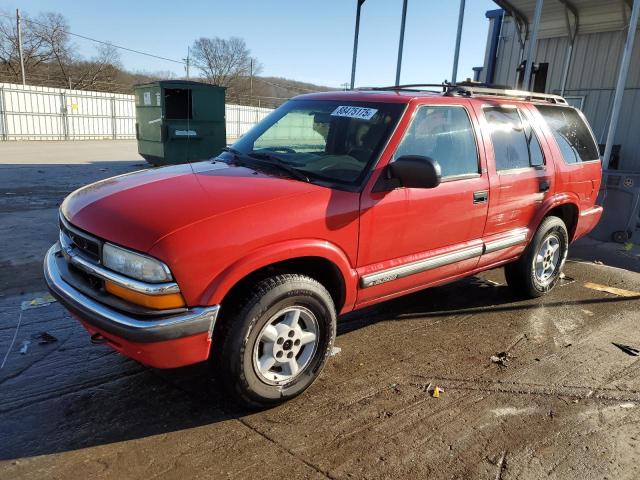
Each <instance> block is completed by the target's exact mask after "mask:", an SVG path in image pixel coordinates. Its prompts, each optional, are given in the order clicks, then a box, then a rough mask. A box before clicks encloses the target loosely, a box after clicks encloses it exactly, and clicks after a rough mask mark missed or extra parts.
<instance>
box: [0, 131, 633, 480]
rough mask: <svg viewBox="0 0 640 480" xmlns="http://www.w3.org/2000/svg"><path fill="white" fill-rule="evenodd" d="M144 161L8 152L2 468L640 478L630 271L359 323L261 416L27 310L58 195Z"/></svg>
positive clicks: (603, 271) (1, 232) (46, 473)
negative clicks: (299, 389) (319, 369)
mask: <svg viewBox="0 0 640 480" xmlns="http://www.w3.org/2000/svg"><path fill="white" fill-rule="evenodd" d="M43 147H44V148H43ZM45 156H46V157H47V158H46V159H45ZM142 165H143V163H142V162H141V160H140V159H139V157H137V156H136V154H135V143H132V142H120V143H116V142H75V143H73V144H69V143H56V144H54V143H47V144H37V145H33V144H22V145H21V144H17V143H5V144H3V143H0V239H1V246H2V248H0V295H1V296H0V362H4V366H3V367H2V368H1V369H0V478H12V479H13V478H25V479H27V478H65V479H69V478H141V479H143V478H144V479H149V478H155V477H162V478H279V479H281V478H340V479H342V478H491V479H494V478H502V479H511V478H535V479H537V478H542V477H549V478H560V479H564V478H578V477H581V478H585V479H596V478H597V479H602V478H611V479H613V478H616V479H618V478H625V479H635V478H639V476H640V427H639V425H640V375H639V373H640V361H638V359H639V358H640V357H634V356H630V355H627V354H626V353H624V352H623V351H621V350H620V349H618V348H617V347H615V346H614V345H612V342H618V343H621V344H627V345H632V346H636V347H638V346H640V331H639V329H638V321H639V320H640V309H639V302H638V300H640V275H638V274H637V273H635V272H633V271H631V270H629V269H618V268H613V267H610V266H608V265H600V264H596V263H593V262H592V261H588V262H587V261H576V260H574V261H569V262H568V263H567V265H566V268H565V273H566V278H565V279H564V280H563V281H562V284H561V285H559V286H558V287H557V288H556V289H555V290H554V291H553V292H551V294H549V295H548V296H546V297H544V298H543V299H538V300H526V301H524V300H520V299H518V298H515V297H514V296H513V295H512V294H511V292H510V291H509V289H508V288H507V287H506V286H505V285H504V277H503V274H502V271H501V270H496V271H491V272H487V273H485V274H482V275H480V276H477V277H473V278H469V279H466V280H464V281H461V282H457V283H454V284H451V285H447V286H443V287H439V288H435V289H431V290H426V291H423V292H419V293H416V294H413V295H410V296H407V297H404V298H400V299H396V300H393V301H390V302H386V303H384V304H381V305H378V306H376V307H372V308H368V309H365V310H362V311H359V312H355V313H352V314H349V315H347V316H345V317H343V318H342V319H341V321H340V323H339V330H338V338H337V340H336V345H337V346H338V347H340V348H341V352H340V353H338V354H337V355H335V356H334V357H332V358H331V360H330V362H329V363H328V365H327V367H326V369H325V371H324V373H323V374H322V376H321V377H320V379H319V380H318V381H317V382H316V383H315V384H314V385H313V386H312V387H311V388H310V389H309V390H308V391H307V392H306V393H305V394H303V395H302V396H301V397H298V398H297V399H294V400H293V401H290V402H289V403H287V404H285V405H282V406H279V407H277V408H273V409H271V410H268V411H263V412H247V411H243V410H242V409H239V408H238V407H237V406H235V405H234V404H233V403H232V402H229V401H228V399H226V398H225V397H224V396H223V395H222V394H221V393H220V389H219V386H218V385H216V383H215V381H213V380H211V379H210V378H209V377H208V376H207V372H206V369H205V368H204V367H203V366H195V367H189V368H184V369H180V370H176V371H160V370H153V369H149V368H146V367H143V366H141V365H139V364H136V363H135V362H133V361H130V360H127V359H125V358H123V357H121V356H119V355H118V354H116V353H114V352H113V351H111V350H110V349H109V348H108V347H105V346H95V345H91V344H90V343H89V338H88V335H87V333H86V332H85V331H84V330H83V329H82V328H81V327H80V326H79V325H78V324H77V323H76V322H75V321H74V320H72V319H71V318H69V316H68V314H67V313H66V312H65V311H64V310H63V309H62V308H61V307H60V306H59V305H58V304H57V303H53V304H50V305H46V306H41V307H39V308H27V309H25V310H22V309H21V304H22V302H25V301H27V303H28V301H30V300H32V299H34V298H37V297H41V296H42V295H43V294H44V293H45V292H44V284H43V281H42V279H41V260H42V256H43V255H44V252H45V250H46V248H47V247H48V246H49V245H50V244H51V243H53V242H54V241H55V240H56V236H57V226H56V216H57V206H58V204H59V202H60V201H61V200H62V198H63V197H64V195H66V194H67V193H68V192H69V191H71V190H72V189H74V188H76V187H77V186H80V185H83V184H86V183H88V182H90V181H94V180H97V179H99V178H103V177H108V176H112V175H115V174H118V173H122V172H125V171H130V170H132V169H136V168H140V167H141V166H142ZM581 248H583V249H584V251H583V252H582V254H581V255H580V256H581V257H583V258H587V257H589V255H592V254H593V250H594V248H596V249H599V248H601V247H600V246H595V247H593V248H591V249H589V247H588V242H587V245H583V246H582V247H581ZM602 248H610V249H612V250H615V248H614V247H602ZM585 252H586V253H585ZM596 256H602V254H601V253H598V252H596ZM614 256H615V255H614ZM627 263H629V264H632V262H627ZM627 263H623V264H622V265H623V266H627ZM631 268H632V267H631ZM612 287H613V288H617V289H618V290H615V289H612ZM25 306H27V305H26V304H25ZM18 323H19V324H20V327H19V329H18V330H16V326H17V325H18ZM16 332H17V333H16ZM43 332H46V333H48V334H49V335H52V336H53V337H55V339H56V341H51V339H50V338H49V339H48V338H47V337H46V336H43V335H42V333H43ZM14 336H15V342H14V343H13V347H12V348H11V349H9V347H10V345H11V343H12V341H13V339H14ZM26 342H29V343H26ZM25 345H26V347H25ZM21 349H23V350H26V353H24V354H21V353H20V350H21ZM497 352H508V353H509V355H510V357H509V360H508V361H507V362H506V365H505V366H500V365H498V364H495V363H492V362H491V360H490V357H491V356H492V355H494V354H496V353H497ZM429 384H431V385H438V386H440V387H442V388H443V389H444V393H442V394H441V395H440V397H439V398H434V397H433V396H432V395H431V394H430V393H429V391H430V390H429V389H428V388H427V387H428V385H429Z"/></svg>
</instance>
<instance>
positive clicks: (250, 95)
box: [249, 58, 253, 104]
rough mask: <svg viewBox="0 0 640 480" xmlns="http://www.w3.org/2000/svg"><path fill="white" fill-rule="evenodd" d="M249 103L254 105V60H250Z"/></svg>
mask: <svg viewBox="0 0 640 480" xmlns="http://www.w3.org/2000/svg"><path fill="white" fill-rule="evenodd" d="M249 101H250V102H251V104H253V58H252V59H251V60H249Z"/></svg>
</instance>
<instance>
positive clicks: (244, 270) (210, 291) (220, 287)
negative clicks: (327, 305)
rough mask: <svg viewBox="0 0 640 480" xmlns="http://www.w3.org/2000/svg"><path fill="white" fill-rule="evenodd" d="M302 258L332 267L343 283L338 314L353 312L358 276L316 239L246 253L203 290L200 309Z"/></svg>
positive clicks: (342, 257) (336, 249)
mask: <svg viewBox="0 0 640 480" xmlns="http://www.w3.org/2000/svg"><path fill="white" fill-rule="evenodd" d="M301 257H320V258H324V259H326V260H328V261H330V262H331V263H333V264H334V265H335V266H336V267H337V268H338V270H339V271H340V273H341V274H342V278H343V280H344V285H345V302H344V305H343V307H342V310H341V312H340V313H344V312H347V311H350V310H352V309H353V306H354V305H355V300H356V290H357V284H358V274H357V272H356V271H355V269H354V268H352V267H351V265H350V263H349V259H348V258H347V256H346V255H345V253H344V252H343V251H342V249H340V248H339V247H338V246H336V245H334V244H332V243H330V242H328V241H326V240H319V239H302V240H289V241H286V242H281V243H276V244H274V245H269V246H265V247H262V248H259V249H257V250H254V251H252V252H250V253H248V254H247V255H246V256H244V257H242V258H241V259H240V260H238V261H236V262H235V263H233V264H232V265H230V266H229V267H228V268H226V269H225V270H224V271H222V272H221V273H220V274H219V275H217V276H216V277H215V278H214V279H213V280H212V281H211V283H210V284H209V286H208V287H207V288H206V290H205V292H204V295H203V298H202V302H201V305H217V304H220V303H221V302H222V300H223V299H224V297H225V296H226V295H227V293H229V291H230V290H231V289H232V288H233V286H234V285H236V284H237V283H238V282H239V281H240V280H242V279H243V278H245V277H246V276H247V275H249V274H251V273H253V272H255V271H257V270H260V269H261V268H263V267H267V266H269V265H272V264H274V263H278V262H282V261H285V260H292V259H295V258H301Z"/></svg>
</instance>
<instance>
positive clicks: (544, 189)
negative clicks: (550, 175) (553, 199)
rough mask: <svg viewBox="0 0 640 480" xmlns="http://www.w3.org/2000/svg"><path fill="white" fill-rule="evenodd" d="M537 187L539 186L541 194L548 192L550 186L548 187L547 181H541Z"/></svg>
mask: <svg viewBox="0 0 640 480" xmlns="http://www.w3.org/2000/svg"><path fill="white" fill-rule="evenodd" d="M539 186H540V189H539V190H540V191H541V192H548V191H549V188H550V187H551V185H549V181H548V180H541V181H540V184H539Z"/></svg>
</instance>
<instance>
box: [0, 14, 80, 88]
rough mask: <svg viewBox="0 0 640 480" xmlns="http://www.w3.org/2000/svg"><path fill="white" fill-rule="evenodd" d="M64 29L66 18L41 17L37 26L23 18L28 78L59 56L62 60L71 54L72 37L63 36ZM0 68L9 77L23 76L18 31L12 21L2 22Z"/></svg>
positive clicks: (25, 65)
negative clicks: (66, 54)
mask: <svg viewBox="0 0 640 480" xmlns="http://www.w3.org/2000/svg"><path fill="white" fill-rule="evenodd" d="M36 22H37V23H36ZM38 24H40V25H38ZM64 27H66V22H64V18H63V17H61V16H60V15H57V14H53V13H49V14H41V15H39V16H38V17H37V19H36V20H35V21H34V22H31V21H30V19H29V17H26V16H25V17H23V19H22V53H23V58H24V69H25V73H26V74H27V75H28V74H30V73H34V71H35V70H37V69H38V68H39V67H40V66H41V65H43V64H46V63H49V62H52V61H54V60H55V58H56V54H57V55H58V56H62V55H63V54H65V53H66V52H67V50H68V37H67V35H66V34H64V33H63V32H61V30H64ZM0 64H1V65H2V66H3V67H4V69H6V70H7V71H8V73H10V74H12V75H14V76H19V75H20V55H19V48H18V31H17V27H16V22H15V20H12V19H11V18H10V17H9V18H7V17H1V18H0Z"/></svg>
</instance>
